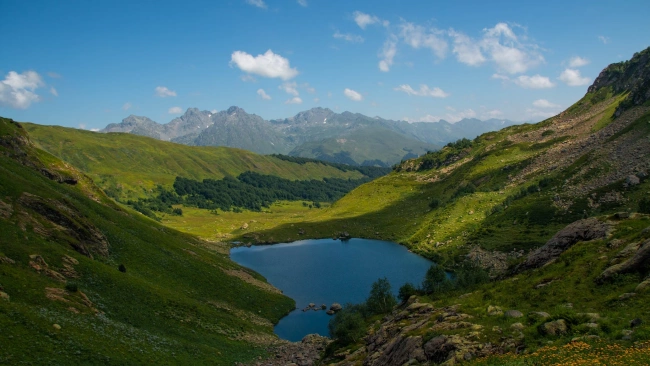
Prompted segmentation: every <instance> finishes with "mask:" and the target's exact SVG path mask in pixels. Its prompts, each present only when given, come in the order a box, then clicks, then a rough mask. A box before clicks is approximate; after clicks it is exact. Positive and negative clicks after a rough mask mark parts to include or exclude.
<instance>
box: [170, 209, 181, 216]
mask: <svg viewBox="0 0 650 366" xmlns="http://www.w3.org/2000/svg"><path fill="white" fill-rule="evenodd" d="M172 213H173V214H174V215H176V216H183V210H181V209H180V208H175V209H173V210H172Z"/></svg>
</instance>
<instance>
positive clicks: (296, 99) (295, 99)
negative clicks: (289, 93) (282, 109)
mask: <svg viewBox="0 0 650 366" xmlns="http://www.w3.org/2000/svg"><path fill="white" fill-rule="evenodd" d="M284 104H302V99H300V97H293V98H291V99H288V100H287V101H286V102H284Z"/></svg>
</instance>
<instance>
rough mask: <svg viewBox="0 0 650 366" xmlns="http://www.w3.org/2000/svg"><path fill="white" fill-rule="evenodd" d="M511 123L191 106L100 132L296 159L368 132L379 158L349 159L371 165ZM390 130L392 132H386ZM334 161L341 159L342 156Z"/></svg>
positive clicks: (390, 162)
mask: <svg viewBox="0 0 650 366" xmlns="http://www.w3.org/2000/svg"><path fill="white" fill-rule="evenodd" d="M512 124H514V122H512V121H508V120H488V121H480V120H477V119H463V120H461V121H459V122H457V123H455V124H452V123H448V122H445V121H439V122H435V123H431V122H417V123H408V122H405V121H391V120H386V119H383V118H379V117H374V118H372V117H368V116H364V115H362V114H360V113H351V112H343V113H334V112H333V111H332V110H330V109H327V108H320V107H318V108H312V109H310V110H308V111H303V112H300V113H298V114H296V115H295V116H293V117H291V118H285V119H277V120H271V121H266V120H264V119H262V118H261V117H259V116H257V115H255V114H249V113H246V111H244V110H243V109H241V108H238V107H234V106H233V107H230V108H228V110H225V111H221V112H218V113H212V112H209V111H199V110H198V109H196V108H190V109H188V110H187V111H186V112H185V114H183V116H181V117H179V118H176V119H174V120H172V121H171V122H169V123H167V124H158V123H156V122H153V121H151V120H150V119H148V118H146V117H137V116H129V117H128V118H125V119H124V120H123V121H122V122H121V123H114V124H110V125H108V126H106V128H105V129H104V130H102V132H129V133H133V134H138V135H144V136H149V137H154V138H157V139H160V140H165V141H169V140H171V141H174V142H178V143H181V144H185V145H199V146H229V147H236V148H241V149H245V150H250V151H254V152H257V153H260V154H273V153H280V154H287V153H289V152H290V151H292V150H293V151H294V152H296V153H295V154H299V153H304V155H296V156H302V157H313V156H316V154H314V153H312V152H311V151H314V150H317V151H320V150H323V151H330V150H332V149H334V150H337V149H336V148H334V147H333V146H334V145H333V142H332V141H336V140H341V139H349V138H350V136H351V135H352V134H355V136H356V137H355V138H357V139H358V140H359V139H360V136H361V130H363V131H364V132H363V133H364V134H367V135H371V136H372V140H373V141H374V143H373V144H368V145H367V146H366V147H367V148H369V149H370V150H369V151H368V152H369V153H371V154H373V155H376V156H375V157H373V158H371V159H366V157H367V156H364V157H363V158H361V157H357V158H350V159H347V160H346V161H347V163H349V164H362V163H363V161H365V160H368V161H369V162H371V163H369V164H371V165H372V164H374V163H377V160H379V162H378V163H380V165H385V166H390V165H393V164H395V163H398V162H400V160H401V159H402V158H403V157H404V156H405V155H406V153H403V152H404V151H407V153H408V151H410V150H414V151H415V150H418V151H420V152H426V151H427V150H432V149H435V148H436V146H440V145H444V144H446V143H448V142H450V141H455V140H457V139H459V138H474V137H476V136H478V135H479V134H481V133H483V132H487V131H494V130H496V129H499V128H502V127H505V126H508V125H512ZM387 130H388V131H390V132H392V133H387ZM398 142H399V143H398ZM422 143H425V144H430V145H423V144H422ZM303 145H304V146H303ZM416 146H426V147H424V148H416ZM339 150H341V151H342V152H343V154H344V155H347V154H353V155H354V154H355V151H354V150H350V149H348V148H347V147H341V146H339ZM295 154H294V155H295ZM322 154H324V155H325V156H327V155H328V153H322ZM365 155H368V154H365ZM335 161H342V160H341V159H340V157H339V158H338V159H335Z"/></svg>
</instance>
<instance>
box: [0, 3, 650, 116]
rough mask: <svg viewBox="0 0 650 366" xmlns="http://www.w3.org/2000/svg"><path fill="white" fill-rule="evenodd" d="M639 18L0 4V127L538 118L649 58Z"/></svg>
mask: <svg viewBox="0 0 650 366" xmlns="http://www.w3.org/2000/svg"><path fill="white" fill-rule="evenodd" d="M648 14H650V1H647V0H638V1H636V0H627V1H621V2H616V3H613V2H612V1H599V0H590V1H570V0H563V1H555V0H549V1H521V0H518V1H499V0H495V1H463V0H458V1H431V0H428V1H416V0H413V1H408V0H402V1H388V0H387V1H376V0H375V1H337V0H282V1H280V0H220V1H205V2H199V1H191V0H186V1H183V2H178V1H174V2H172V1H144V0H139V1H119V0H112V1H105V0H96V1H75V0H66V1H40V0H32V1H22V0H21V1H14V0H0V45H1V48H0V55H1V57H0V116H3V117H10V118H13V119H15V120H18V121H29V122H35V123H40V124H48V125H62V126H68V127H75V128H83V129H101V128H103V127H105V126H106V125H107V124H109V123H116V122H120V121H121V120H122V119H123V118H126V117H127V116H129V115H131V114H134V115H140V116H147V117H149V118H151V119H153V120H155V121H157V122H159V123H166V122H169V121H170V120H172V119H173V118H175V117H178V116H180V115H181V114H182V113H183V112H184V111H185V110H186V109H187V108H190V107H196V108H199V109H201V110H224V109H227V108H228V107H230V106H233V105H235V106H239V107H241V108H244V109H245V110H246V111H247V112H249V113H255V114H257V115H259V116H261V117H263V118H265V119H275V118H286V117H290V116H293V115H295V114H296V113H298V112H300V111H304V110H307V109H310V108H313V107H326V108H330V109H332V110H334V111H335V112H339V113H340V112H343V111H351V112H358V113H363V114H365V115H368V116H380V117H383V118H387V119H395V120H406V121H409V122H416V121H427V122H436V121H438V120H440V119H444V120H447V121H449V122H456V121H458V120H460V119H462V118H479V119H483V120H485V119H489V118H499V119H501V118H504V119H511V120H514V121H539V120H543V119H545V118H547V117H549V116H552V115H554V114H557V113H558V112H561V111H562V110H564V109H566V108H567V107H568V106H570V105H571V104H573V103H574V102H576V101H577V100H579V99H580V98H581V97H582V96H583V95H584V94H585V92H586V91H587V88H588V87H589V85H590V84H591V83H592V82H593V81H594V79H595V78H596V77H597V76H598V74H599V73H600V71H601V70H602V69H603V68H604V67H606V66H607V65H608V64H610V63H614V62H620V61H624V60H627V59H629V58H631V57H632V55H633V54H634V53H635V52H638V51H641V50H643V49H645V48H647V47H648V46H650V22H648V21H647V17H648Z"/></svg>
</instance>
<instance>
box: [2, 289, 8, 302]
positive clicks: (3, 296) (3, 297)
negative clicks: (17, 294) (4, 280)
mask: <svg viewBox="0 0 650 366" xmlns="http://www.w3.org/2000/svg"><path fill="white" fill-rule="evenodd" d="M0 299H2V300H4V301H9V294H8V293H6V292H3V291H0Z"/></svg>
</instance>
